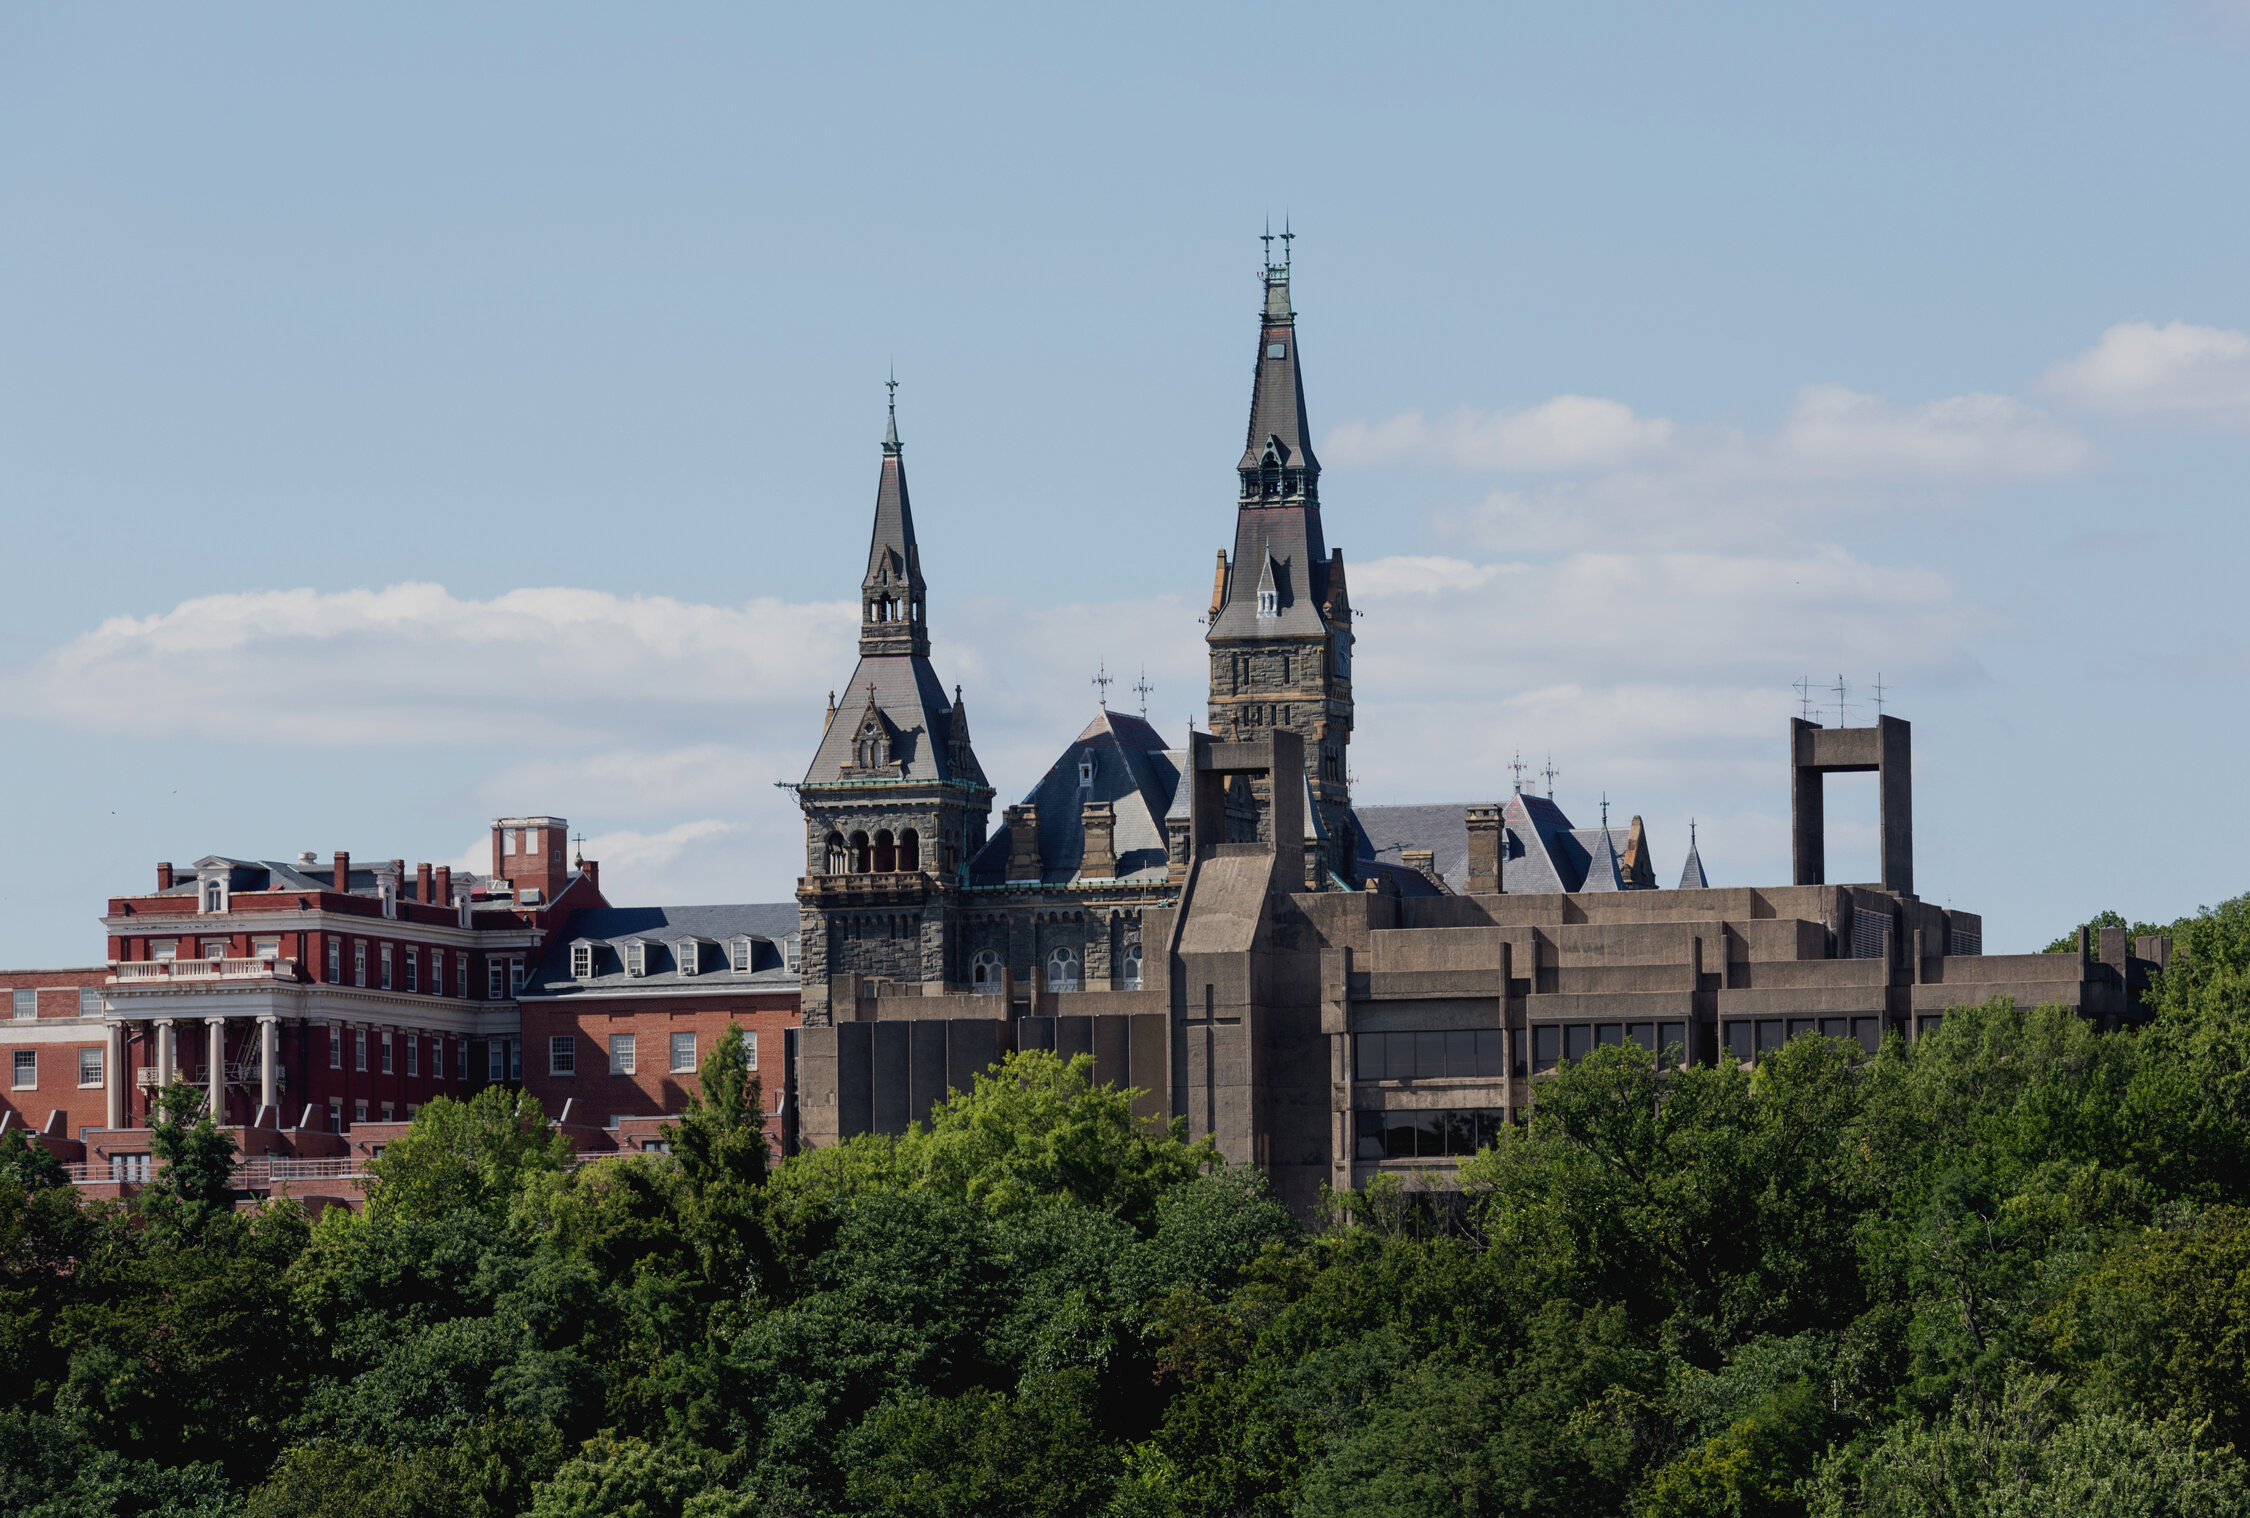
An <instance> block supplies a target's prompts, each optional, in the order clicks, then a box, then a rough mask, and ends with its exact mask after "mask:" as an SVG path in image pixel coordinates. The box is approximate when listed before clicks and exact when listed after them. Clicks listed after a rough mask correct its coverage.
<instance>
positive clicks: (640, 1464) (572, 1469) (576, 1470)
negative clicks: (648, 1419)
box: [530, 1439, 725, 1518]
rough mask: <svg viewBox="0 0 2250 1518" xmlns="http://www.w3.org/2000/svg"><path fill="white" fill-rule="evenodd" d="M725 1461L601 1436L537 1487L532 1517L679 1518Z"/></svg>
mask: <svg viewBox="0 0 2250 1518" xmlns="http://www.w3.org/2000/svg"><path fill="white" fill-rule="evenodd" d="M724 1463H725V1462H723V1461H722V1460H720V1459H719V1458H718V1457H716V1456H713V1455H711V1454H710V1453H708V1452H707V1451H702V1450H697V1449H693V1448H691V1447H687V1446H681V1445H675V1444H649V1443H647V1442H645V1441H643V1440H639V1439H627V1440H615V1439H596V1440H593V1441H591V1442H590V1443H588V1444H587V1446H586V1448H585V1449H584V1450H583V1451H582V1452H581V1453H580V1454H578V1455H577V1456H576V1457H574V1458H573V1459H570V1460H567V1461H565V1462H564V1463H563V1465H562V1466H561V1468H560V1469H558V1470H557V1471H556V1472H555V1474H554V1475H553V1476H552V1477H551V1478H550V1479H548V1480H547V1481H544V1482H542V1483H541V1484H540V1485H539V1486H538V1487H537V1488H535V1489H534V1491H533V1494H532V1499H531V1514H530V1518H680V1514H681V1511H682V1509H683V1508H684V1507H685V1506H686V1505H687V1504H688V1503H689V1502H691V1501H692V1500H693V1499H694V1498H696V1497H697V1496H699V1495H701V1494H702V1493H703V1492H704V1491H706V1490H707V1489H709V1488H710V1487H712V1486H714V1485H716V1484H717V1483H718V1482H719V1481H720V1479H721V1477H722V1476H723V1474H724V1470H723V1467H724Z"/></svg>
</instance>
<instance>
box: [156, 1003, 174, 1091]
mask: <svg viewBox="0 0 2250 1518" xmlns="http://www.w3.org/2000/svg"><path fill="white" fill-rule="evenodd" d="M173 1053H174V1050H173V1045H172V1019H170V1018H169V1017H160V1018H158V1019H156V1089H157V1090H159V1091H161V1090H163V1089H164V1088H165V1087H166V1086H169V1085H171V1084H172V1067H173Z"/></svg>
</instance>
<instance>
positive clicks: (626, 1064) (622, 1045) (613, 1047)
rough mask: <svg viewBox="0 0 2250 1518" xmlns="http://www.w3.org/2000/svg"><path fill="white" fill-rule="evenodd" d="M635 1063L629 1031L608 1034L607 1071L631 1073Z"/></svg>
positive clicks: (617, 1073) (631, 1037)
mask: <svg viewBox="0 0 2250 1518" xmlns="http://www.w3.org/2000/svg"><path fill="white" fill-rule="evenodd" d="M636 1063H637V1060H636V1057H635V1046H634V1038H633V1035H632V1034H630V1033H612V1034H611V1035H610V1036H609V1073H610V1074H612V1075H632V1074H634V1073H635V1071H634V1066H635V1064H636Z"/></svg>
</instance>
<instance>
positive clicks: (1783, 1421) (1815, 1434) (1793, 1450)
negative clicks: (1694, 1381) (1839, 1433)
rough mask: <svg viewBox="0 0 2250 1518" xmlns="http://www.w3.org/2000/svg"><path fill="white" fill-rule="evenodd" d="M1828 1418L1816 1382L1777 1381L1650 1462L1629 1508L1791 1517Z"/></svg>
mask: <svg viewBox="0 0 2250 1518" xmlns="http://www.w3.org/2000/svg"><path fill="white" fill-rule="evenodd" d="M1832 1421H1833V1420H1832V1419H1831V1418H1830V1416H1829V1413H1828V1409H1827V1408H1826V1406H1825V1405H1824V1404H1823V1402H1822V1399H1821V1396H1820V1393H1819V1390H1818V1389H1817V1388H1815V1387H1813V1386H1812V1385H1811V1384H1809V1383H1807V1382H1803V1381H1799V1382H1796V1383H1795V1384H1793V1385H1791V1386H1787V1387H1784V1388H1782V1389H1781V1390H1780V1391H1778V1392H1776V1393H1775V1394H1774V1395H1773V1396H1771V1397H1769V1398H1767V1399H1766V1401H1765V1402H1764V1403H1763V1404H1762V1405H1760V1406H1759V1407H1758V1408H1757V1409H1756V1411H1754V1412H1753V1413H1752V1414H1751V1415H1750V1416H1749V1417H1747V1418H1744V1419H1742V1420H1740V1421H1739V1422H1737V1423H1735V1424H1734V1425H1733V1426H1732V1427H1730V1428H1728V1429H1727V1430H1726V1432H1725V1433H1722V1434H1719V1435H1716V1436H1714V1437H1713V1438H1710V1439H1706V1440H1705V1441H1704V1442H1703V1443H1702V1444H1700V1445H1698V1446H1696V1447H1695V1448H1694V1449H1693V1450H1690V1451H1689V1452H1688V1453H1687V1454H1685V1455H1683V1456H1681V1457H1680V1458H1679V1459H1677V1460H1674V1461H1672V1462H1671V1463H1670V1464H1668V1465H1665V1466H1663V1467H1661V1468H1660V1469H1658V1470H1657V1471H1656V1472H1655V1474H1654V1475H1653V1476H1652V1477H1651V1478H1650V1479H1649V1482H1648V1484H1647V1485H1646V1486H1645V1487H1643V1488H1642V1490H1641V1492H1640V1494H1639V1496H1638V1498H1637V1499H1636V1501H1635V1503H1634V1508H1633V1510H1634V1512H1635V1513H1636V1514H1638V1515H1642V1518H1793V1515H1796V1514H1801V1513H1803V1512H1804V1510H1805V1504H1804V1502H1803V1500H1802V1499H1801V1498H1799V1496H1798V1495H1797V1485H1798V1482H1799V1480H1800V1479H1801V1478H1802V1477H1803V1476H1805V1475H1806V1474H1808V1473H1809V1472H1810V1470H1811V1469H1812V1466H1813V1463H1814V1460H1815V1458H1816V1457H1817V1456H1819V1455H1820V1454H1821V1453H1822V1452H1823V1448H1824V1446H1825V1444H1826V1439H1825V1435H1826V1433H1827V1431H1828V1429H1829V1427H1830V1425H1831V1423H1832Z"/></svg>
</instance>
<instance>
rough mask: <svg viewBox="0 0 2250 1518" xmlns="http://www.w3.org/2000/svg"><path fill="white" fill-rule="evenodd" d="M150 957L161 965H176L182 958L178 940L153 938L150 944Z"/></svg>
mask: <svg viewBox="0 0 2250 1518" xmlns="http://www.w3.org/2000/svg"><path fill="white" fill-rule="evenodd" d="M148 957H149V958H150V959H152V960H155V961H157V962H158V963H160V964H172V963H176V962H177V961H178V960H179V957H180V941H179V940H178V939H177V938H152V939H150V940H149V943H148Z"/></svg>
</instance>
